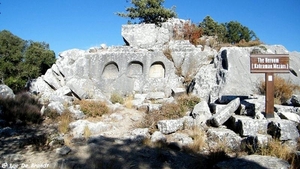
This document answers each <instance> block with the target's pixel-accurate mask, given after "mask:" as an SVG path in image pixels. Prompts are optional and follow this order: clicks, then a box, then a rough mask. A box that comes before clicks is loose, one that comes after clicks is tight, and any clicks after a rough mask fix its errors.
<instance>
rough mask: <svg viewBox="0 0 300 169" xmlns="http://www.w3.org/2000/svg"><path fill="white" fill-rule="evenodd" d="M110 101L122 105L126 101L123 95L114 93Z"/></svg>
mask: <svg viewBox="0 0 300 169" xmlns="http://www.w3.org/2000/svg"><path fill="white" fill-rule="evenodd" d="M110 101H111V102H112V103H113V104H115V103H120V104H123V103H124V99H123V97H122V95H121V94H119V93H116V92H114V93H112V94H111V96H110Z"/></svg>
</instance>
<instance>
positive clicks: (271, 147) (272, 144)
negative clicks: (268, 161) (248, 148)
mask: <svg viewBox="0 0 300 169" xmlns="http://www.w3.org/2000/svg"><path fill="white" fill-rule="evenodd" d="M293 151H294V150H293V149H291V148H290V147H289V146H287V145H284V144H282V143H281V141H280V140H275V139H274V140H271V141H269V142H268V144H267V145H265V146H261V147H260V148H259V150H258V152H256V154H259V155H263V156H273V157H277V158H280V159H283V160H286V161H288V162H289V163H290V164H291V168H292V169H293V168H294V169H296V168H297V167H299V162H300V161H299V159H298V160H297V157H296V155H295V154H294V152H293Z"/></svg>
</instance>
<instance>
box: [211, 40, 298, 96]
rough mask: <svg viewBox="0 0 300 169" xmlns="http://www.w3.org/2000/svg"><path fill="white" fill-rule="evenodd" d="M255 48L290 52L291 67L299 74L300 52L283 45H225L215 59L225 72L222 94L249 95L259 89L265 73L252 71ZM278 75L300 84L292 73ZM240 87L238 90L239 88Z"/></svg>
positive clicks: (266, 51) (281, 52) (277, 52)
mask: <svg viewBox="0 0 300 169" xmlns="http://www.w3.org/2000/svg"><path fill="white" fill-rule="evenodd" d="M254 50H258V51H260V53H262V54H289V57H290V67H293V69H294V70H295V71H296V73H297V74H298V75H299V74H300V72H299V65H300V59H299V53H293V52H291V53H289V52H288V51H287V50H286V49H285V47H283V46H281V45H272V46H269V45H260V46H256V47H242V48H241V47H223V48H221V49H220V52H219V54H218V55H217V57H216V59H215V64H216V65H219V66H217V67H220V68H221V70H222V72H223V74H221V75H222V77H224V78H223V80H222V81H220V82H221V83H223V86H224V87H223V89H222V95H245V96H248V95H250V94H253V93H254V92H255V91H257V84H258V82H260V81H262V80H264V74H263V73H250V55H251V53H252V52H253V51H254ZM278 76H280V77H282V78H284V79H286V80H290V81H291V82H292V83H294V84H300V79H299V77H296V76H295V75H293V74H292V73H289V74H278ZM237 89H238V90H237Z"/></svg>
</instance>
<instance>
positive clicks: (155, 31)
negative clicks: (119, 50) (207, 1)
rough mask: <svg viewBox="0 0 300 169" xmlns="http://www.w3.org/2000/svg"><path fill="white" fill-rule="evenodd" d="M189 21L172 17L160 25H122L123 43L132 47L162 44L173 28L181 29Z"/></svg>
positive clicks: (149, 46)
mask: <svg viewBox="0 0 300 169" xmlns="http://www.w3.org/2000/svg"><path fill="white" fill-rule="evenodd" d="M185 23H187V24H190V21H186V20H182V19H177V18H172V19H169V20H168V22H164V23H162V25H161V26H157V25H155V24H132V25H122V36H123V39H124V41H125V43H126V44H127V45H129V46H132V47H139V48H151V47H153V46H163V45H164V44H165V43H168V42H169V41H170V40H171V39H172V38H173V33H174V28H176V27H177V29H178V30H181V29H182V28H183V26H184V24H185Z"/></svg>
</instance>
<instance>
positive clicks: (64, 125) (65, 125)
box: [58, 110, 73, 134]
mask: <svg viewBox="0 0 300 169" xmlns="http://www.w3.org/2000/svg"><path fill="white" fill-rule="evenodd" d="M58 120H59V124H58V131H59V132H60V133H64V134H65V133H67V132H68V131H69V124H70V123H71V121H72V120H73V118H72V113H71V112H70V111H68V110H65V111H64V112H63V113H62V114H61V115H60V116H59V117H58Z"/></svg>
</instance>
